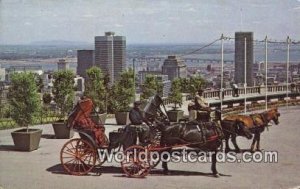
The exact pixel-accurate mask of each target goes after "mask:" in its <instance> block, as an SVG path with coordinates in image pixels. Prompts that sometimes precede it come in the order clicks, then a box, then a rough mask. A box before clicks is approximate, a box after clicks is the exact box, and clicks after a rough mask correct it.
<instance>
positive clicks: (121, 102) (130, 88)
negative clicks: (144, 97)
mask: <svg viewBox="0 0 300 189" xmlns="http://www.w3.org/2000/svg"><path fill="white" fill-rule="evenodd" d="M134 93H135V91H134V81H133V71H132V69H129V70H128V71H124V72H122V73H121V77H120V79H119V80H118V81H116V83H115V84H114V85H113V86H112V88H111V90H110V94H109V97H110V98H109V107H110V111H112V112H126V111H129V108H130V107H129V105H130V103H132V102H133V99H134Z"/></svg>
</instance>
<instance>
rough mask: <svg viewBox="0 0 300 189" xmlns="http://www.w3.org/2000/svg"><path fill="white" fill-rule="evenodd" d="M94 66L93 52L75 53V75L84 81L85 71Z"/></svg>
mask: <svg viewBox="0 0 300 189" xmlns="http://www.w3.org/2000/svg"><path fill="white" fill-rule="evenodd" d="M92 66H94V50H78V51H77V74H78V75H80V76H82V77H83V78H85V79H86V70H87V69H89V68H91V67H92Z"/></svg>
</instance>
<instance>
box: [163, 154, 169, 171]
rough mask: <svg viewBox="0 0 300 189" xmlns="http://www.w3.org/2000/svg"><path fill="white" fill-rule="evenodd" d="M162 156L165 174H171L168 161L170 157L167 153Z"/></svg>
mask: <svg viewBox="0 0 300 189" xmlns="http://www.w3.org/2000/svg"><path fill="white" fill-rule="evenodd" d="M167 152H170V151H167ZM162 158H163V161H162V168H163V173H164V174H165V175H169V168H168V162H167V161H166V160H167V158H168V157H167V155H166V154H164V155H163V157H162Z"/></svg>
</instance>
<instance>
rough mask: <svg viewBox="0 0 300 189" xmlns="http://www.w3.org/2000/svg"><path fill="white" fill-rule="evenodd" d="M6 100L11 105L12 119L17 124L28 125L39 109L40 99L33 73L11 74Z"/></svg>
mask: <svg viewBox="0 0 300 189" xmlns="http://www.w3.org/2000/svg"><path fill="white" fill-rule="evenodd" d="M8 100H9V103H10V105H11V116H12V118H13V120H14V121H15V122H16V123H17V124H18V125H19V126H27V127H28V125H29V124H31V123H32V122H33V120H34V117H35V116H36V114H37V113H38V111H39V109H40V99H39V94H38V93H37V85H36V82H35V76H34V74H32V73H14V74H12V76H11V86H10V88H9V94H8Z"/></svg>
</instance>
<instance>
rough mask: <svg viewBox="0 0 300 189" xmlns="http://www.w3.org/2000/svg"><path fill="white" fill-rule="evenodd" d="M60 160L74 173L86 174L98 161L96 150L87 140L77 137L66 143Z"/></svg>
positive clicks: (69, 171)
mask: <svg viewBox="0 0 300 189" xmlns="http://www.w3.org/2000/svg"><path fill="white" fill-rule="evenodd" d="M60 162H61V164H62V165H63V167H64V169H65V170H66V171H67V172H68V173H70V174H72V175H86V174H87V173H88V172H90V171H91V170H92V169H93V168H94V166H95V163H96V150H95V148H94V147H93V146H92V145H91V144H90V143H89V142H87V141H86V140H83V139H79V138H75V139H72V140H70V141H68V142H67V143H65V144H64V146H63V147H62V149H61V151H60Z"/></svg>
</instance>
